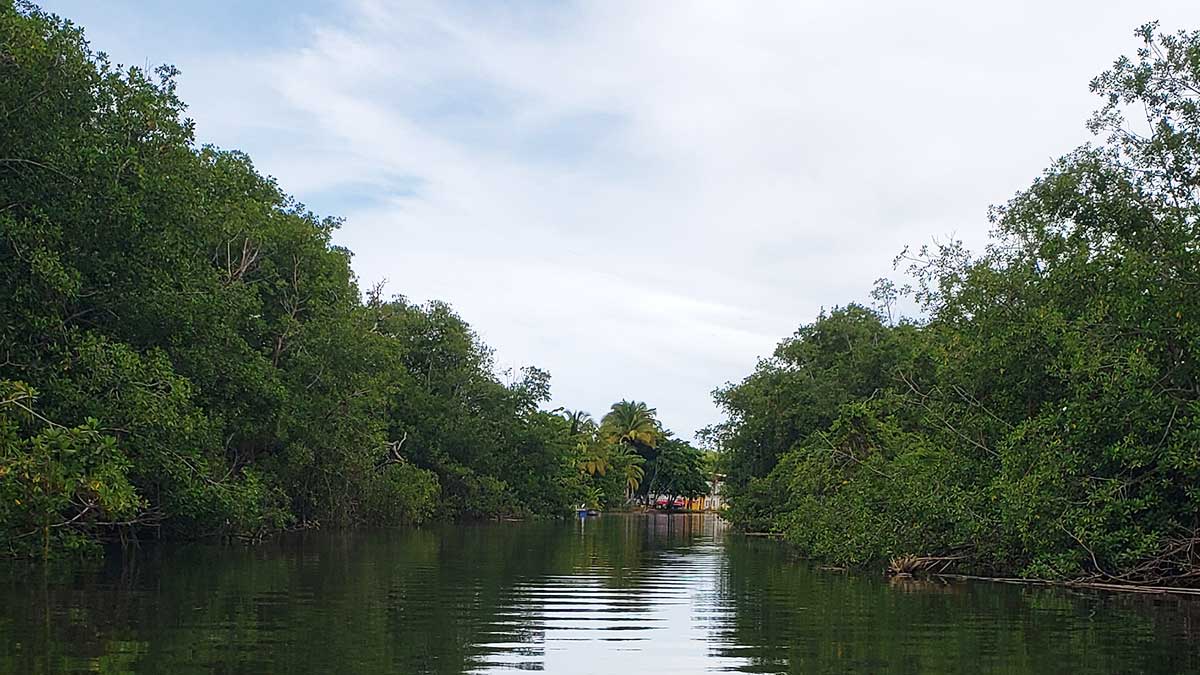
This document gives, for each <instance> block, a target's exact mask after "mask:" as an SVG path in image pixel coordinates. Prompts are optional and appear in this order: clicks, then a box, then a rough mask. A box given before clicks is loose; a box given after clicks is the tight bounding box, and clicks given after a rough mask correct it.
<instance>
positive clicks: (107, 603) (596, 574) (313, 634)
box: [0, 515, 1200, 674]
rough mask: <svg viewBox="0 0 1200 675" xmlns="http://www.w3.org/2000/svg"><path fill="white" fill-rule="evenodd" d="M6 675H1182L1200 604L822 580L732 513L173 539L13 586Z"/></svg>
mask: <svg viewBox="0 0 1200 675" xmlns="http://www.w3.org/2000/svg"><path fill="white" fill-rule="evenodd" d="M0 591H3V593H4V599H3V603H2V604H0V671H2V672H14V673H51V672H54V673H57V672H114V673H116V672H173V673H179V672H223V673H263V672H330V671H336V670H341V671H344V672H399V673H461V672H479V673H495V672H513V671H517V672H519V671H529V670H535V671H536V670H542V671H547V672H553V673H656V674H667V673H697V672H705V671H709V672H712V671H734V672H761V673H784V672H786V673H809V672H897V673H940V672H945V673H950V672H964V671H973V672H1005V673H1025V672H1029V673H1033V672H1064V673H1067V672H1072V673H1073V672H1105V673H1107V672H1182V671H1189V670H1194V669H1195V668H1196V667H1197V666H1198V665H1200V646H1198V645H1197V642H1196V641H1195V640H1193V639H1192V638H1194V637H1195V636H1196V629H1195V626H1196V625H1197V624H1196V620H1197V618H1200V607H1198V606H1197V603H1194V602H1189V601H1186V600H1181V599H1176V598H1150V599H1148V598H1141V597H1130V596H1119V595H1103V594H1071V593H1064V592H1060V591H1052V590H1048V589H1030V588H1021V587H1008V586H998V585H992V584H943V583H937V582H922V581H913V580H906V581H902V582H891V583H890V584H889V582H887V581H886V580H883V579H880V578H876V577H874V576H869V575H855V574H841V573H836V572H828V571H819V570H815V569H814V568H812V567H811V566H809V565H806V564H804V563H802V562H798V561H795V560H793V559H791V557H790V556H789V554H788V552H787V551H786V549H784V548H783V547H781V546H779V545H778V544H776V543H774V542H767V541H756V540H746V539H743V538H741V537H738V536H736V535H728V534H727V532H726V530H725V529H724V527H723V526H722V524H721V523H720V522H719V521H718V520H717V519H715V518H712V517H706V516H689V515H670V516H668V515H651V516H603V517H601V518H598V519H589V520H587V521H583V522H578V521H575V522H567V523H561V522H549V523H504V524H487V525H477V526H453V527H444V528H432V529H424V530H409V531H392V532H375V533H356V534H331V533H307V534H304V535H300V536H296V537H292V538H288V539H285V540H281V541H278V542H275V543H272V544H268V545H264V546H261V547H256V548H249V549H247V548H228V547H219V546H201V545H195V546H170V547H161V548H158V549H153V550H144V551H142V552H141V553H139V554H138V555H135V556H129V557H126V558H125V559H123V560H122V559H121V557H120V556H119V555H118V556H113V557H112V558H110V559H109V562H107V563H106V565H105V566H104V567H103V568H101V569H96V570H90V571H75V572H72V573H70V574H66V575H60V576H53V575H52V576H49V577H44V576H38V577H37V578H36V579H31V578H30V576H29V575H28V574H27V573H22V572H20V571H19V570H10V571H9V572H8V576H7V577H6V578H5V579H4V580H0Z"/></svg>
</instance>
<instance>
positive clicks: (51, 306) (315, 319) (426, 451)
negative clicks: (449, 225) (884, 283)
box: [0, 2, 657, 554]
mask: <svg viewBox="0 0 1200 675" xmlns="http://www.w3.org/2000/svg"><path fill="white" fill-rule="evenodd" d="M176 76H177V73H176V72H175V70H174V69H172V68H169V67H163V68H159V69H158V70H157V71H155V73H154V75H153V76H152V75H151V74H149V73H146V72H144V71H142V70H141V69H138V68H130V69H127V70H122V69H120V68H119V67H115V66H113V65H112V64H111V63H110V62H109V61H108V59H107V58H106V57H105V56H104V55H103V54H95V53H93V52H92V51H91V49H90V47H89V46H88V44H87V43H86V42H85V41H84V39H83V34H82V31H81V30H80V29H78V28H77V27H75V26H73V25H71V24H70V23H68V22H65V21H62V20H60V19H58V18H56V17H53V16H50V15H47V14H45V13H42V12H41V11H40V10H38V9H37V8H35V7H33V6H32V5H29V4H26V3H17V4H16V5H14V4H13V3H11V2H0V128H2V129H3V132H2V133H0V302H2V303H3V305H2V311H0V554H14V553H15V554H28V553H32V552H38V553H41V554H46V553H49V552H51V551H54V550H60V549H66V548H72V547H80V546H87V545H88V544H90V543H93V542H95V541H98V540H100V539H102V538H104V537H108V536H115V535H116V534H122V535H127V536H138V535H142V536H145V535H146V534H153V535H154V536H182V537H192V536H203V535H224V536H238V537H247V538H257V537H260V536H262V535H263V534H264V533H267V532H270V531H275V530H278V529H280V528H282V527H286V526H289V525H312V524H315V523H327V524H336V525H352V524H360V523H374V524H399V523H415V522H420V521H423V520H426V519H428V518H430V517H435V516H437V517H491V516H502V515H520V514H529V513H535V514H555V513H565V512H566V511H567V510H568V509H570V508H571V506H572V505H574V504H577V503H579V502H580V501H581V500H583V499H585V498H586V497H587V496H588V495H590V494H592V493H593V491H592V486H589V485H588V482H589V480H590V476H589V475H588V474H587V472H586V471H584V470H583V469H582V467H581V465H580V456H579V448H578V441H579V439H578V438H577V435H578V434H577V433H576V431H577V430H573V429H572V428H571V426H572V425H571V424H570V422H569V421H566V420H564V419H562V418H561V417H560V416H558V415H555V414H552V413H549V412H545V411H542V410H540V409H539V405H540V404H541V403H543V402H545V401H546V400H548V399H549V393H550V389H549V375H548V374H547V373H545V372H543V371H540V370H538V369H536V368H528V369H525V370H523V371H522V372H521V373H519V374H517V375H516V376H515V377H513V376H511V374H510V376H509V377H507V378H505V379H506V380H508V382H507V383H506V382H504V381H502V380H501V378H500V377H498V376H497V374H496V372H495V367H494V364H493V361H492V358H491V352H490V350H489V348H488V347H487V346H486V345H484V344H482V343H481V342H480V340H479V339H478V337H477V336H476V335H475V333H474V332H472V330H471V328H470V326H468V325H467V323H465V322H464V321H463V320H462V319H461V318H460V317H458V316H457V315H456V314H455V313H454V312H453V311H452V310H451V309H450V308H449V307H448V306H446V305H445V304H441V303H437V302H434V303H430V304H428V305H415V304H412V303H409V302H407V301H406V300H405V299H404V298H402V297H395V298H392V299H391V300H386V299H384V298H383V297H382V292H381V290H380V289H379V288H375V289H372V290H371V291H370V292H368V293H367V294H366V299H365V300H364V298H363V293H362V292H361V291H360V289H359V288H358V286H357V284H356V280H355V278H354V275H353V273H352V271H351V268H350V253H349V252H348V251H346V250H343V249H341V248H338V247H337V246H334V245H332V243H331V236H332V234H333V232H334V231H335V229H336V228H337V227H338V225H339V223H338V221H336V220H333V219H319V218H317V217H316V216H314V215H313V214H312V213H310V212H308V211H307V210H305V208H304V207H303V206H302V205H300V204H298V203H296V202H295V201H293V200H292V199H291V198H290V197H288V196H287V195H286V194H284V193H283V192H282V191H281V190H280V189H279V187H278V186H277V185H276V184H275V183H274V182H273V181H272V180H271V179H269V178H266V177H263V176H262V175H260V174H259V173H257V172H256V171H255V169H254V167H253V165H252V164H251V162H250V160H249V158H248V157H246V156H245V155H243V154H241V153H238V152H231V151H224V150H219V149H217V148H213V147H208V146H198V145H197V144H196V141H195V136H194V132H193V127H192V123H191V121H190V120H188V119H186V118H185V117H184V116H183V113H184V105H183V103H182V102H181V101H180V100H179V99H178V98H177V97H176V95H175V78H176ZM656 428H657V427H656Z"/></svg>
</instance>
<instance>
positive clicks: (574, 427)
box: [562, 409, 596, 436]
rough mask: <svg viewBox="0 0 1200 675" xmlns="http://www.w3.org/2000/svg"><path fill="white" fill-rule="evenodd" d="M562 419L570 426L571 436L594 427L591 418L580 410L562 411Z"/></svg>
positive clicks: (594, 423) (594, 424)
mask: <svg viewBox="0 0 1200 675" xmlns="http://www.w3.org/2000/svg"><path fill="white" fill-rule="evenodd" d="M562 417H563V419H564V420H566V421H567V423H568V424H570V425H571V436H575V435H576V434H578V433H580V432H581V431H588V430H590V429H594V428H595V427H596V422H595V421H594V420H592V416H591V415H589V414H588V413H586V412H584V411H582V410H566V409H563V410H562Z"/></svg>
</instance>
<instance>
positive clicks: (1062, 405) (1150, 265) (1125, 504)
mask: <svg viewBox="0 0 1200 675" xmlns="http://www.w3.org/2000/svg"><path fill="white" fill-rule="evenodd" d="M1138 35H1139V36H1140V37H1141V38H1142V40H1143V47H1142V48H1141V49H1139V50H1138V53H1137V55H1136V56H1135V57H1134V58H1132V59H1131V58H1124V57H1123V58H1121V59H1119V60H1117V61H1116V62H1115V64H1114V65H1113V67H1112V68H1111V69H1110V70H1108V71H1107V72H1105V73H1103V74H1102V75H1100V76H1099V77H1097V78H1096V79H1095V80H1093V81H1092V83H1091V88H1092V91H1093V92H1095V93H1096V94H1097V95H1098V96H1100V97H1101V99H1102V101H1103V105H1102V107H1101V108H1100V110H1098V111H1097V112H1096V114H1095V115H1094V116H1093V117H1092V119H1091V120H1090V122H1089V127H1090V129H1091V130H1092V131H1093V132H1094V133H1095V134H1096V135H1098V136H1099V139H1100V141H1099V142H1098V143H1097V144H1095V145H1086V146H1084V147H1081V148H1079V149H1078V150H1076V151H1074V152H1072V153H1070V154H1068V155H1067V156H1065V157H1063V158H1062V159H1060V160H1059V161H1057V162H1055V163H1054V164H1053V165H1052V166H1051V167H1050V168H1049V169H1047V170H1046V172H1045V174H1044V175H1043V176H1041V177H1039V178H1038V179H1037V180H1036V181H1034V183H1033V184H1032V185H1031V186H1030V187H1029V188H1028V189H1027V190H1025V191H1023V192H1021V193H1019V194H1018V195H1017V196H1016V197H1014V198H1013V199H1012V200H1011V201H1009V202H1008V203H1007V204H1005V205H1003V206H1000V207H996V208H994V209H993V210H992V212H991V220H992V223H993V225H994V231H993V237H992V242H991V244H990V245H988V246H987V248H986V249H985V250H984V251H983V252H982V253H978V254H973V253H971V252H969V251H967V250H966V249H965V248H964V247H963V246H962V245H961V244H959V243H958V242H955V241H948V242H945V243H941V244H936V245H934V246H930V247H925V248H922V249H920V250H919V251H915V252H905V253H904V254H903V255H901V256H900V258H898V260H897V263H898V265H899V266H902V267H904V268H905V269H906V271H907V272H909V274H910V276H911V278H912V279H913V281H914V283H913V285H912V286H911V287H909V288H902V287H897V285H896V284H894V283H892V282H887V281H882V282H881V283H880V284H879V285H878V287H877V289H876V292H875V293H874V294H873V297H874V298H875V300H876V301H877V303H878V304H877V306H875V307H870V308H869V307H864V306H861V305H857V304H850V305H847V306H844V307H839V308H835V309H833V310H831V311H828V312H823V313H822V314H821V315H820V316H819V317H818V318H817V319H816V321H814V322H813V323H811V324H807V325H804V326H802V327H801V328H800V329H799V330H798V331H797V332H796V333H795V335H793V336H791V337H789V338H787V339H785V340H784V341H782V342H781V343H779V346H778V347H777V348H776V350H775V352H774V354H773V355H772V356H771V357H770V358H767V359H764V360H762V361H761V362H760V363H759V364H758V367H757V368H756V369H755V371H754V372H753V373H752V374H750V375H749V376H748V377H746V378H745V379H744V380H742V381H741V382H738V383H736V384H730V385H728V386H725V387H722V388H720V389H718V390H717V391H716V392H715V396H716V400H717V402H718V403H719V405H720V406H721V407H722V408H723V409H724V410H725V411H726V413H727V414H728V419H727V421H726V422H724V423H722V424H720V425H717V426H715V427H713V428H711V429H710V430H709V431H708V434H709V435H710V437H711V438H713V439H714V442H715V443H718V444H719V445H720V446H721V447H722V448H723V450H724V461H725V463H726V469H727V471H728V475H729V478H728V484H727V494H726V497H727V499H728V500H729V502H730V504H731V512H730V517H731V518H732V519H733V520H734V521H735V522H736V523H738V524H739V525H741V526H742V527H745V528H748V529H751V530H765V531H771V532H778V533H781V534H782V535H783V536H784V537H785V538H786V539H787V540H788V541H790V542H791V543H792V544H794V545H795V546H797V547H798V548H799V549H800V550H801V551H803V552H804V553H806V554H808V555H811V556H813V557H815V558H818V559H821V560H825V561H828V562H832V563H835V564H841V565H866V564H871V563H876V562H878V563H882V562H884V561H888V560H892V561H893V562H894V564H896V565H897V566H898V567H899V568H903V569H905V570H908V569H910V568H913V567H917V568H921V569H926V570H928V569H936V570H947V569H948V570H958V571H974V572H976V573H985V574H996V575H1004V576H1012V575H1020V576H1022V577H1029V578H1039V579H1049V580H1077V581H1078V580H1089V581H1093V582H1100V583H1110V584H1143V585H1155V584H1174V585H1196V584H1197V581H1200V499H1198V497H1200V494H1198V493H1197V490H1200V377H1198V376H1200V371H1198V370H1197V368H1198V361H1197V359H1198V357H1200V354H1198V352H1200V292H1198V291H1197V289H1200V33H1185V32H1180V33H1177V34H1162V33H1160V32H1159V31H1158V30H1157V26H1156V25H1155V24H1148V25H1146V26H1144V27H1142V28H1141V29H1140V30H1139V31H1138ZM902 293H907V294H908V295H909V297H910V298H911V299H912V300H913V301H914V303H915V304H916V305H917V306H919V307H920V310H921V315H920V318H919V319H912V320H901V321H899V322H894V321H893V320H892V317H893V311H892V309H893V307H894V306H895V304H896V300H897V299H898V297H899V296H900V295H901V294H902Z"/></svg>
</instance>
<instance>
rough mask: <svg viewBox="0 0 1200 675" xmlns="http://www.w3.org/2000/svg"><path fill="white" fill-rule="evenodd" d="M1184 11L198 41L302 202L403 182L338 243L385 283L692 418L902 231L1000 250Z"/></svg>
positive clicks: (627, 20)
mask: <svg viewBox="0 0 1200 675" xmlns="http://www.w3.org/2000/svg"><path fill="white" fill-rule="evenodd" d="M1187 5H1188V3H1178V2H1167V1H1166V0H1158V1H1152V2H1144V3H1141V4H1140V5H1139V6H1132V7H1131V6H1130V5H1129V4H1128V3H1121V2H1117V1H1116V0H1111V1H1104V2H1094V1H1088V2H1085V1H1084V0H1071V1H1069V2H1036V3H1035V2H1010V3H987V4H984V3H961V2H960V3H922V2H889V3H884V2H865V1H859V2H825V3H800V2H757V3H753V4H751V3H734V2H633V1H627V2H615V1H605V2H586V3H571V4H560V3H545V4H543V3H534V2H528V3H505V4H493V3H478V4H476V3H441V2H436V3H435V2H411V3H410V2H406V3H387V2H382V1H375V0H372V1H367V0H363V1H361V2H356V3H351V4H348V5H345V6H344V7H342V8H341V11H339V13H338V14H337V15H336V16H331V17H324V18H322V17H314V18H311V19H310V20H309V21H310V23H309V24H308V25H309V26H310V27H309V29H308V31H307V33H306V34H304V35H302V36H300V37H299V38H298V39H296V40H294V44H291V45H288V46H274V45H270V44H267V45H246V46H242V47H239V48H233V49H225V50H223V51H221V52H220V53H215V54H213V53H193V54H188V55H178V56H177V57H175V58H174V60H175V61H176V62H177V63H179V64H180V65H181V67H182V68H183V70H184V80H183V86H182V87H181V91H182V93H183V95H184V97H185V99H187V100H188V101H190V103H191V104H192V109H193V112H194V114H195V115H196V117H197V120H198V122H199V135H200V136H201V138H203V139H204V140H210V141H212V142H216V143H218V144H220V145H223V146H227V147H245V148H247V149H248V150H250V151H251V154H252V155H253V156H254V157H255V159H256V161H257V163H258V164H259V166H260V167H261V168H263V169H264V170H265V171H267V172H269V173H271V174H273V175H276V176H277V177H278V178H279V179H280V183H281V185H282V186H283V187H284V188H285V189H286V190H288V191H290V192H293V193H295V194H297V196H298V197H299V198H300V199H301V200H308V199H309V195H325V196H327V195H336V194H337V193H338V192H339V191H350V190H357V191H361V190H362V189H363V186H366V187H367V188H368V189H370V190H372V191H374V192H376V193H377V198H376V199H373V200H370V201H368V202H367V203H365V204H358V205H356V206H355V207H353V208H350V209H349V210H348V212H345V213H343V215H345V216H347V224H346V225H345V227H344V228H343V230H342V231H341V233H340V234H339V241H340V242H341V243H344V244H346V245H348V246H349V247H350V248H351V249H352V250H354V251H355V252H356V257H355V269H356V271H357V272H358V274H359V275H360V276H361V277H362V278H363V279H364V280H365V281H367V282H372V281H375V280H377V279H380V278H384V277H386V278H388V279H389V280H390V281H391V286H390V288H391V289H392V290H394V291H395V292H400V293H404V294H405V295H407V296H409V297H410V298H414V299H418V300H421V299H427V298H439V299H445V300H448V301H450V302H451V303H452V304H453V305H454V306H455V307H456V308H457V309H458V310H459V311H460V312H461V313H462V314H463V315H464V316H465V317H466V318H467V320H469V321H470V322H471V323H472V324H473V325H474V326H475V327H476V328H477V329H478V330H479V331H480V333H481V334H482V335H483V336H484V337H485V339H486V340H487V341H488V342H489V343H491V344H492V345H493V346H495V347H496V348H497V350H498V356H499V359H500V361H501V363H502V364H507V365H521V364H536V365H540V366H543V367H546V368H548V369H549V370H550V371H551V373H552V374H553V375H554V388H555V395H556V399H557V401H556V403H561V404H563V405H567V406H568V407H572V408H577V407H581V408H584V409H587V410H590V411H591V412H593V413H602V412H603V409H604V408H605V407H606V406H607V405H608V404H609V403H611V402H612V401H614V400H617V399H620V398H638V399H644V400H646V401H648V402H649V403H651V404H652V405H656V406H657V407H658V408H659V411H660V414H661V416H662V418H663V419H664V421H665V422H666V423H667V424H668V425H669V426H671V427H673V428H674V429H676V430H677V431H678V432H681V433H683V434H685V435H686V434H688V433H691V432H693V431H694V430H696V429H697V428H699V427H701V426H703V425H705V424H707V423H710V422H713V421H716V420H717V419H718V416H717V414H716V412H715V411H714V410H713V408H712V405H711V403H710V400H709V391H710V390H711V389H712V388H713V387H714V386H716V385H719V384H721V383H722V382H724V381H726V380H729V379H737V378H740V377H741V376H742V375H744V374H746V373H748V372H749V371H750V370H751V369H752V368H753V366H754V363H755V360H756V357H758V356H760V355H765V354H767V353H769V352H770V350H771V349H772V348H773V346H774V344H775V342H776V341H777V340H778V339H780V338H781V337H783V336H784V335H786V334H788V333H790V332H791V331H792V330H794V328H795V326H796V325H798V324H799V323H801V322H805V321H809V320H811V319H812V318H813V317H814V316H815V314H816V312H817V311H818V308H819V307H821V306H826V307H828V306H831V305H834V304H843V303H845V302H847V301H850V300H855V299H859V300H861V299H864V298H865V297H866V294H867V292H868V291H869V288H870V285H871V282H872V281H873V280H874V279H875V278H876V277H879V276H882V275H884V274H888V273H889V272H890V269H891V260H892V257H893V256H894V255H895V254H896V253H897V252H898V251H899V250H900V248H901V247H902V246H903V245H904V244H907V243H921V242H924V241H928V240H929V238H930V237H931V236H934V235H944V234H946V233H948V232H952V231H953V232H956V233H957V234H958V235H959V236H961V237H963V238H965V239H966V240H967V241H968V242H971V243H974V244H976V245H978V244H979V243H981V242H982V241H983V240H984V237H985V234H986V230H987V225H986V221H985V210H986V207H987V205H988V204H991V203H996V202H1000V201H1004V200H1006V199H1007V198H1008V197H1009V196H1010V195H1011V194H1012V193H1013V192H1014V191H1015V190H1017V189H1020V188H1021V187H1023V186H1024V185H1027V184H1028V183H1029V181H1030V180H1031V179H1032V178H1033V177H1034V176H1035V175H1036V174H1037V173H1038V172H1039V171H1040V170H1041V169H1042V168H1043V167H1044V166H1045V165H1047V164H1048V163H1049V161H1050V160H1051V159H1052V158H1053V157H1055V156H1057V155H1060V154H1062V153H1064V152H1065V151H1067V150H1069V149H1070V148H1072V147H1073V146H1075V145H1077V144H1078V143H1080V142H1082V141H1084V140H1086V139H1087V136H1086V133H1085V131H1084V128H1083V122H1084V120H1085V119H1086V117H1087V115H1088V113H1089V111H1090V110H1091V109H1092V108H1093V107H1094V106H1095V105H1096V101H1094V100H1092V97H1091V96H1090V95H1089V94H1088V92H1087V82H1088V80H1089V79H1090V78H1091V77H1092V76H1093V75H1095V74H1096V73H1098V72H1100V71H1101V70H1103V69H1104V68H1105V67H1106V66H1107V64H1108V63H1110V62H1111V60H1112V59H1113V58H1115V57H1116V56H1117V55H1118V54H1120V53H1131V52H1132V51H1133V50H1134V49H1135V48H1136V46H1137V45H1136V43H1135V40H1134V38H1133V37H1132V35H1131V33H1132V30H1133V28H1135V27H1136V25H1138V24H1139V23H1141V22H1142V21H1145V20H1147V19H1150V18H1154V17H1158V18H1161V19H1163V23H1164V26H1165V27H1167V28H1171V29H1174V28H1178V27H1194V26H1196V25H1198V24H1200V7H1194V8H1193V7H1188V6H1187ZM85 25H89V28H90V27H91V26H90V24H87V23H85ZM90 34H91V35H92V37H93V39H97V36H96V34H95V33H94V32H91V33H90ZM414 186H415V192H413V189H414ZM317 206H318V207H319V206H320V204H317Z"/></svg>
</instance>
